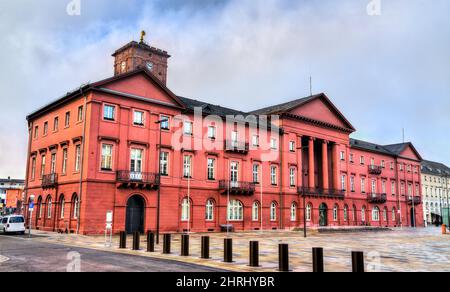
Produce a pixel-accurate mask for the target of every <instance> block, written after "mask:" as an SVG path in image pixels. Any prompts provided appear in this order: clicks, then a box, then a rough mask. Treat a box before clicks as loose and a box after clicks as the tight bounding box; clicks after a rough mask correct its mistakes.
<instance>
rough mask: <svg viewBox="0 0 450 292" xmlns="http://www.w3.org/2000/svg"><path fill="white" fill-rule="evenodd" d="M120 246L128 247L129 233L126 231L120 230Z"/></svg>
mask: <svg viewBox="0 0 450 292" xmlns="http://www.w3.org/2000/svg"><path fill="white" fill-rule="evenodd" d="M119 248H122V249H123V248H127V233H126V232H125V231H120V234H119Z"/></svg>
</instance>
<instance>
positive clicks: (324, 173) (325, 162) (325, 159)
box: [322, 140, 330, 189]
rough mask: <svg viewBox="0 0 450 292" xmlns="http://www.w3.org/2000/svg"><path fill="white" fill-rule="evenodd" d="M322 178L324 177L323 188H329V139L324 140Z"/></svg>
mask: <svg viewBox="0 0 450 292" xmlns="http://www.w3.org/2000/svg"><path fill="white" fill-rule="evenodd" d="M322 177H323V178H322V179H323V188H324V189H329V188H330V185H329V181H328V141H326V140H324V141H323V142H322Z"/></svg>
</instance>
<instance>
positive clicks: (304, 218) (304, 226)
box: [300, 146, 309, 238]
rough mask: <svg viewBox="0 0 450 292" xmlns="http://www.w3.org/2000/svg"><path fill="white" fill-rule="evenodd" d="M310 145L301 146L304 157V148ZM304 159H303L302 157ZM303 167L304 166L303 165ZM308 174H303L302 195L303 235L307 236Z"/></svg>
mask: <svg viewBox="0 0 450 292" xmlns="http://www.w3.org/2000/svg"><path fill="white" fill-rule="evenodd" d="M308 148H309V146H305V147H300V151H302V153H301V155H302V157H303V149H308ZM302 160H303V159H302ZM302 169H303V167H302ZM307 176H308V173H307V172H306V171H305V172H304V173H303V174H302V197H303V237H304V238H306V237H307V234H306V193H305V192H306V188H305V177H307Z"/></svg>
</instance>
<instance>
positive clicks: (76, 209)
mask: <svg viewBox="0 0 450 292" xmlns="http://www.w3.org/2000/svg"><path fill="white" fill-rule="evenodd" d="M72 210H73V213H72V217H73V219H77V218H78V216H79V214H80V212H79V210H80V205H79V201H78V196H77V195H76V194H75V195H73V197H72Z"/></svg>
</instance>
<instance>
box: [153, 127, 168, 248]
mask: <svg viewBox="0 0 450 292" xmlns="http://www.w3.org/2000/svg"><path fill="white" fill-rule="evenodd" d="M163 122H167V119H162V120H159V121H157V122H156V123H155V124H157V125H159V149H158V179H159V187H158V197H157V200H156V244H159V217H160V205H161V148H162V123H163Z"/></svg>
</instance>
